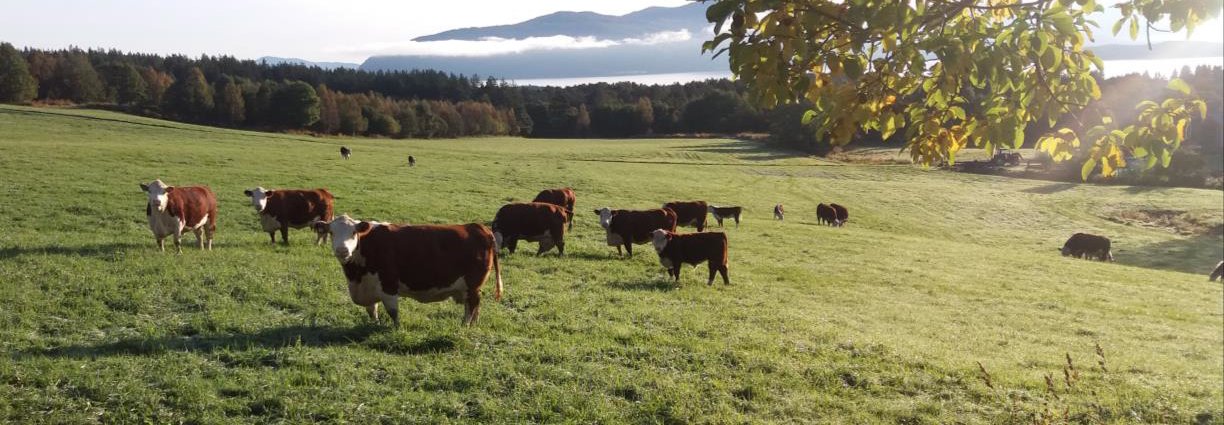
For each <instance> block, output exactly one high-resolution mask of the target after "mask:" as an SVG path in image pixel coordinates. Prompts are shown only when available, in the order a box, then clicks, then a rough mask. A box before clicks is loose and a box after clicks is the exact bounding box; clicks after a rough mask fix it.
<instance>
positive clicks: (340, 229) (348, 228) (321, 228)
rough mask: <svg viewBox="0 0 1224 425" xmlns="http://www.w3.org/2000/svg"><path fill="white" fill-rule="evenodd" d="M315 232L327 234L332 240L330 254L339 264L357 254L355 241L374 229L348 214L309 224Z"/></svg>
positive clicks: (372, 226)
mask: <svg viewBox="0 0 1224 425" xmlns="http://www.w3.org/2000/svg"><path fill="white" fill-rule="evenodd" d="M311 227H313V228H314V230H315V231H316V232H328V233H330V234H331V238H332V253H333V254H335V255H336V259H337V260H340V262H341V263H348V262H349V261H350V260H352V259H353V254H355V253H357V240H358V239H360V238H361V237H362V236H365V235H366V234H367V233H370V230H371V229H373V228H374V224H373V223H370V222H367V221H357V220H353V219H352V218H350V217H349V216H348V214H345V215H342V216H339V217H336V218H335V219H333V220H332V221H322V220H319V221H316V222H314V223H312V224H311Z"/></svg>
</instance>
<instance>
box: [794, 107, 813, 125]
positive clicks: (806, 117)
mask: <svg viewBox="0 0 1224 425" xmlns="http://www.w3.org/2000/svg"><path fill="white" fill-rule="evenodd" d="M812 118H816V111H813V110H810V109H809V110H807V111H804V112H803V120H802V121H801V122H802V123H803V125H808V124H809V123H811V122H812ZM792 119H793V118H792Z"/></svg>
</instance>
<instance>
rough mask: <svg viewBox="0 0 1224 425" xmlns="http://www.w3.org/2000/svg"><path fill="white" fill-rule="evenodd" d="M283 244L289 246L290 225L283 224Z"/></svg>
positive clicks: (281, 230)
mask: <svg viewBox="0 0 1224 425" xmlns="http://www.w3.org/2000/svg"><path fill="white" fill-rule="evenodd" d="M280 232H281V243H283V244H285V245H289V225H287V224H285V223H281V228H280Z"/></svg>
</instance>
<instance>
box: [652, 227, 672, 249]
mask: <svg viewBox="0 0 1224 425" xmlns="http://www.w3.org/2000/svg"><path fill="white" fill-rule="evenodd" d="M650 234H651V235H653V236H654V237H653V238H652V239H651V241H650V243H651V244H652V245H654V249H655V252H658V253H662V252H663V249H664V248H667V242H668V241H670V240H671V232H668V231H667V230H664V229H655V231H653V232H651V233H650Z"/></svg>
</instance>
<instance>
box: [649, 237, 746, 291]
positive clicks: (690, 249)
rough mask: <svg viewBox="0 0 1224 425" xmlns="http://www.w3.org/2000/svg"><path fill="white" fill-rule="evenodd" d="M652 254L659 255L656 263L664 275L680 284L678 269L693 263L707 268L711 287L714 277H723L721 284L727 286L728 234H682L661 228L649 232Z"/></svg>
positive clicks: (728, 283) (728, 282)
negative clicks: (652, 248)
mask: <svg viewBox="0 0 1224 425" xmlns="http://www.w3.org/2000/svg"><path fill="white" fill-rule="evenodd" d="M652 236H653V238H652V239H653V240H652V242H653V243H654V248H655V252H658V253H659V264H662V265H663V267H664V268H666V269H667V274H668V275H670V276H671V277H673V278H675V279H676V282H680V266H681V265H683V264H692V265H693V266H697V265H698V264H701V263H702V262H703V261H704V262H707V263H708V264H709V266H710V279H709V280H707V281H706V285H713V284H714V274H715V273H719V274H722V278H723V284H725V285H730V284H731V281H730V280H729V279H727V234H726V233H722V232H711V233H689V234H687V235H682V234H679V233H673V232H670V231H667V230H663V229H657V230H655V231H654V232H653V233H652Z"/></svg>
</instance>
